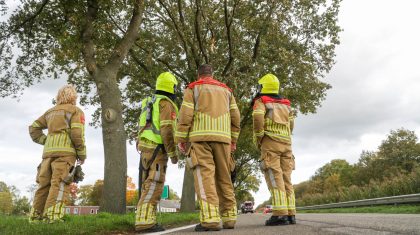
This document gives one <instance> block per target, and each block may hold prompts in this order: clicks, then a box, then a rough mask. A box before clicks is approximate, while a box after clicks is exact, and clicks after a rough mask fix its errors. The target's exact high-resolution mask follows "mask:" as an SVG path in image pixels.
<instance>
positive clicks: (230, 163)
mask: <svg viewBox="0 0 420 235" xmlns="http://www.w3.org/2000/svg"><path fill="white" fill-rule="evenodd" d="M228 167H229V171H230V172H231V173H232V172H233V171H234V170H235V167H236V161H235V158H234V157H233V154H231V155H230V157H229V160H228Z"/></svg>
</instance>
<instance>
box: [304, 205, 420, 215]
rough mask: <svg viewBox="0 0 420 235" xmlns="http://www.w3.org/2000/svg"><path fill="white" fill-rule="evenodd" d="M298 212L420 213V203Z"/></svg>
mask: <svg viewBox="0 0 420 235" xmlns="http://www.w3.org/2000/svg"><path fill="white" fill-rule="evenodd" d="M298 213H386V214H420V205H419V204H415V205H384V206H366V207H350V208H333V209H316V210H298Z"/></svg>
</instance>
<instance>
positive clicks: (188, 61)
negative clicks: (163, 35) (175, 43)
mask: <svg viewBox="0 0 420 235" xmlns="http://www.w3.org/2000/svg"><path fill="white" fill-rule="evenodd" d="M159 3H160V5H161V6H162V7H163V8H164V9H165V11H166V13H167V14H168V16H169V18H170V19H171V21H172V23H173V25H174V27H175V31H176V33H177V34H178V37H179V39H181V43H182V47H183V48H184V51H185V55H186V58H187V66H188V69H189V70H191V71H192V70H193V68H192V65H191V61H190V57H189V56H188V55H189V52H188V46H187V41H186V39H185V36H184V33H183V32H182V31H181V28H180V27H179V25H178V23H177V22H176V20H175V17H174V16H173V15H172V13H171V11H170V10H169V9H168V6H166V5H165V3H163V1H162V0H159ZM178 12H179V14H180V18H181V19H182V21H181V24H182V25H185V24H184V23H183V20H184V17H183V16H182V5H181V1H178Z"/></svg>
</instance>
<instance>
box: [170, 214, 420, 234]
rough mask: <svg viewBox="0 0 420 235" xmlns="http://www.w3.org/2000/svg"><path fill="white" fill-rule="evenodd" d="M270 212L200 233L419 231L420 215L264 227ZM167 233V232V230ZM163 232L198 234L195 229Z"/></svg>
mask: <svg viewBox="0 0 420 235" xmlns="http://www.w3.org/2000/svg"><path fill="white" fill-rule="evenodd" d="M269 216H270V215H263V214H245V215H240V216H239V217H238V222H237V225H236V228H235V229H234V230H231V229H227V230H222V231H218V232H206V233H201V234H206V235H207V234H241V235H246V234H258V235H268V234H299V235H301V234H351V235H352V234H381V235H388V234H419V235H420V215H407V214H299V215H297V216H296V219H297V224H296V225H287V226H274V227H271V226H264V221H265V220H266V219H268V218H269ZM168 232H169V231H168ZM166 234H197V233H196V232H194V228H188V229H185V230H181V231H176V232H171V233H166Z"/></svg>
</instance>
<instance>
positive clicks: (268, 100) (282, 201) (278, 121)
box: [252, 74, 296, 226]
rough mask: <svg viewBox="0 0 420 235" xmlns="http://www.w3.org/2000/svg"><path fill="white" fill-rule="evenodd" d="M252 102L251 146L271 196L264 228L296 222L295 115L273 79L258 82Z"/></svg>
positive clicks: (274, 78) (263, 78) (267, 77)
mask: <svg viewBox="0 0 420 235" xmlns="http://www.w3.org/2000/svg"><path fill="white" fill-rule="evenodd" d="M258 84H259V85H258V90H259V91H258V94H257V96H256V98H255V99H254V100H253V113H252V116H253V123H254V124H253V125H254V143H255V144H256V145H257V147H258V149H259V150H260V151H261V170H262V171H263V173H264V176H265V180H266V182H267V185H268V188H269V190H270V193H271V198H272V206H273V215H272V216H271V218H270V219H269V220H267V221H266V225H269V226H270V225H287V224H294V223H296V220H295V214H296V210H295V195H294V191H293V185H292V182H291V174H292V170H293V168H294V158H293V155H292V147H291V143H292V142H291V133H292V131H293V125H294V116H293V112H292V109H291V107H290V101H289V100H287V99H285V98H282V97H281V96H280V95H279V87H280V83H279V80H278V79H277V77H276V76H274V75H273V74H267V75H265V76H263V77H262V78H261V79H260V80H259V81H258Z"/></svg>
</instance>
